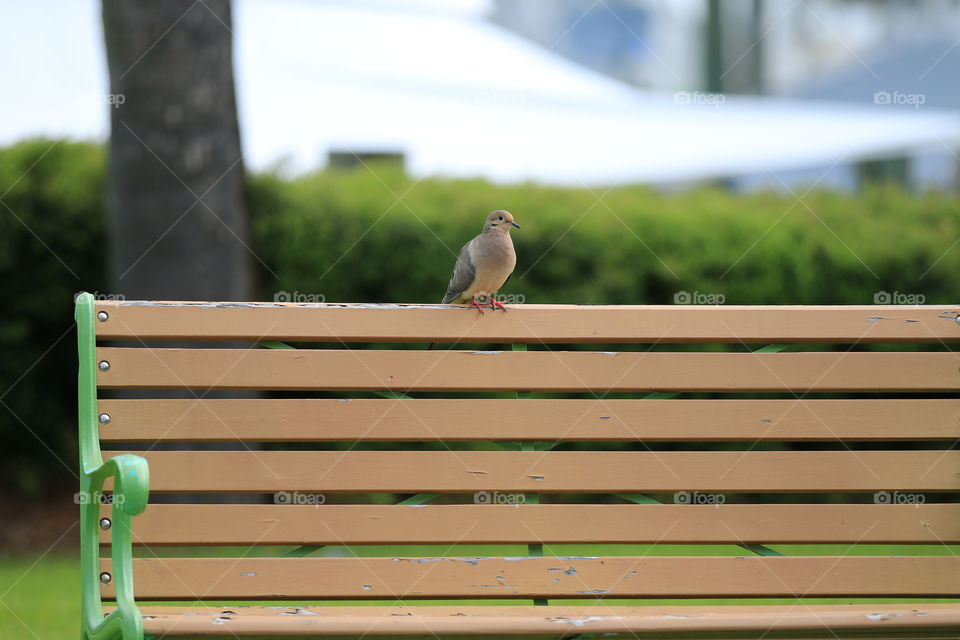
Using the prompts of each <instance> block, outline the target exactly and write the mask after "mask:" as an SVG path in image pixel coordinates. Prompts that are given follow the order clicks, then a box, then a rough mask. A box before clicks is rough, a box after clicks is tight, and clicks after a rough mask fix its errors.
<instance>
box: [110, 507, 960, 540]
mask: <svg viewBox="0 0 960 640" xmlns="http://www.w3.org/2000/svg"><path fill="white" fill-rule="evenodd" d="M494 499H496V497H495V496H494ZM294 501H296V498H294ZM110 509H111V507H110V505H104V506H103V508H102V514H103V516H104V517H107V518H109V517H110ZM133 532H134V544H138V545H150V546H160V545H250V544H261V545H266V544H273V545H328V544H330V545H339V544H453V543H458V544H500V543H504V544H510V543H521V544H538V543H547V544H564V543H569V544H574V543H587V544H604V543H623V544H629V543H664V544H667V543H671V544H677V543H680V544H706V543H721V544H723V543H726V544H740V543H756V544H764V543H797V544H801V543H845V542H849V543H861V544H868V543H869V544H879V543H926V544H953V543H957V542H960V504H923V505H919V506H917V505H906V504H900V505H894V504H879V505H877V504H854V505H850V504H768V505H761V504H746V505H745V504H724V505H720V506H715V505H713V506H711V505H692V504H679V505H672V504H671V505H637V504H629V505H628V504H599V505H583V504H576V505H572V504H543V505H541V504H529V505H527V504H522V505H519V506H516V505H509V504H479V505H430V506H427V507H409V506H399V505H392V506H384V505H375V506H374V505H326V504H325V505H323V506H322V507H321V508H318V507H317V506H314V505H307V504H304V505H295V504H282V505H236V504H231V505H200V504H181V505H171V504H152V505H150V506H149V508H148V509H147V510H146V511H145V512H144V513H143V514H141V515H139V516H137V518H136V520H135V521H134V529H133ZM110 541H111V535H110V531H105V532H102V533H101V534H100V542H101V544H103V545H108V544H110Z"/></svg>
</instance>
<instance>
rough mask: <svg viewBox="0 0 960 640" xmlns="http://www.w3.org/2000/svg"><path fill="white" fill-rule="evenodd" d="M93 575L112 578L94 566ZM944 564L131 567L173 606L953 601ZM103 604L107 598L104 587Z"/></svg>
mask: <svg viewBox="0 0 960 640" xmlns="http://www.w3.org/2000/svg"><path fill="white" fill-rule="evenodd" d="M100 567H101V569H100V570H101V571H108V572H109V571H112V566H111V561H110V560H109V559H101V561H100ZM958 568H960V559H958V558H953V557H946V556H939V557H931V556H900V557H874V556H856V557H855V556H846V557H844V556H807V557H786V556H784V557H762V556H749V557H686V556H684V557H650V556H640V557H635V556H606V557H601V558H592V557H591V558H582V557H543V558H539V557H524V558H523V559H520V558H496V557H494V558H444V559H438V558H426V559H424V558H250V557H243V558H163V559H160V558H135V559H134V560H133V575H134V593H135V595H136V597H137V598H138V599H141V600H162V599H171V598H190V599H192V598H206V599H211V600H212V599H226V598H237V599H244V598H255V599H261V598H263V599H288V598H390V599H394V598H400V597H404V598H414V599H415V598H444V597H463V598H512V597H527V598H530V597H542V598H547V597H552V598H559V597H567V598H582V597H589V596H593V595H602V596H605V597H648V596H649V597H712V596H717V597H723V596H743V597H750V596H771V597H777V596H795V595H810V596H832V597H842V596H897V597H914V596H915V597H956V596H957V595H960V571H958ZM103 591H104V594H105V595H106V596H108V597H109V596H111V595H112V593H111V591H110V587H109V586H108V587H105V588H104V590H103Z"/></svg>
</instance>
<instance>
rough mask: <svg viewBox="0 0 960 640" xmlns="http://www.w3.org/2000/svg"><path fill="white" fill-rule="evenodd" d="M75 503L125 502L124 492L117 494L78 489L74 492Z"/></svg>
mask: <svg viewBox="0 0 960 640" xmlns="http://www.w3.org/2000/svg"><path fill="white" fill-rule="evenodd" d="M73 503H74V504H91V503H93V504H114V503H116V504H123V494H120V495H115V494H112V493H103V492H102V491H93V492H91V491H78V492H76V493H75V494H73Z"/></svg>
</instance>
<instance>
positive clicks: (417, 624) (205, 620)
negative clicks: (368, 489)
mask: <svg viewBox="0 0 960 640" xmlns="http://www.w3.org/2000/svg"><path fill="white" fill-rule="evenodd" d="M109 610H112V607H111V608H110V609H109ZM140 611H141V612H142V614H143V616H144V630H145V631H146V632H147V633H153V634H156V635H158V636H161V637H164V638H172V637H176V636H177V634H184V635H190V634H203V633H211V632H212V630H214V629H216V628H218V627H225V628H226V629H227V631H228V633H230V634H236V635H237V636H241V637H243V636H246V635H249V634H255V633H264V634H269V633H270V632H271V631H274V632H275V631H276V629H278V628H279V629H281V630H289V631H291V632H294V633H295V632H302V631H303V630H304V629H310V630H315V631H321V630H322V632H323V633H325V634H329V635H334V634H343V635H351V636H355V637H364V638H371V637H373V636H375V635H376V634H389V635H394V634H401V633H403V634H410V635H413V634H424V635H429V636H436V637H440V636H441V635H442V634H459V635H461V636H462V635H463V632H464V626H463V622H464V618H467V620H468V621H469V623H470V624H469V626H470V629H471V631H472V633H474V634H478V635H480V634H491V635H493V636H494V637H503V636H504V635H506V634H524V635H527V636H529V635H530V634H550V637H556V635H557V634H558V633H560V632H563V631H567V630H569V631H570V632H579V633H629V634H642V635H641V637H643V638H651V639H657V638H664V637H670V638H677V637H679V635H678V634H691V633H701V634H703V633H711V632H713V633H717V632H727V633H733V632H747V631H753V632H755V633H756V634H757V635H756V636H754V635H753V634H750V635H749V636H748V635H747V634H746V633H744V634H743V635H741V636H738V637H775V638H783V637H787V636H785V635H784V634H790V635H789V637H791V638H794V637H798V636H796V635H794V634H798V633H803V632H806V633H808V634H810V635H808V636H807V637H813V636H814V635H819V634H823V633H825V632H826V629H827V628H829V629H831V630H832V631H833V632H834V633H835V635H830V636H829V637H847V634H850V633H863V634H870V637H871V638H880V637H881V636H878V635H877V634H879V633H885V634H894V633H904V632H905V631H907V630H912V631H920V630H923V631H926V632H927V633H935V632H936V631H937V630H941V631H942V632H947V633H949V632H951V631H952V630H953V629H955V628H957V627H960V610H958V609H957V608H956V606H955V605H948V604H912V605H897V604H883V605H863V604H858V605H850V604H834V605H803V606H797V605H763V606H743V605H731V606H725V607H704V606H649V607H635V606H615V605H613V606H611V605H605V604H597V605H594V606H587V607H585V606H579V607H577V606H563V605H551V606H549V607H533V606H487V607H483V606H465V607H454V606H444V605H439V606H430V607H422V606H421V607H417V606H413V607H410V606H406V607H383V606H380V607H377V606H373V607H356V606H354V607H351V606H327V607H292V606H291V607H284V608H276V607H274V608H268V607H189V608H181V607H176V606H169V605H168V606H147V607H141V608H140ZM663 634H669V635H663ZM760 634H762V635H760ZM230 637H232V636H230ZM284 637H287V636H286V635H285V636H284ZM471 637H474V636H473V635H471ZM683 637H687V638H689V637H690V636H689V635H686V636H683Z"/></svg>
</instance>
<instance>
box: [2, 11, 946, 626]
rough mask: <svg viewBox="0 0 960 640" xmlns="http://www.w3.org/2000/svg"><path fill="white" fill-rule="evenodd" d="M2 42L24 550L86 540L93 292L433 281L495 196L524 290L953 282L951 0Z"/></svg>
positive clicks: (832, 299) (128, 32) (91, 21)
mask: <svg viewBox="0 0 960 640" xmlns="http://www.w3.org/2000/svg"><path fill="white" fill-rule="evenodd" d="M0 58H2V59H3V60H4V63H3V70H2V74H3V76H2V81H3V82H2V84H3V86H4V87H5V89H6V92H5V95H4V97H5V99H4V100H2V101H0V276H2V281H3V283H4V288H5V292H6V295H5V303H4V306H5V308H6V309H7V313H5V314H3V316H0V349H2V353H3V357H2V358H0V437H2V439H3V443H4V452H5V457H4V461H5V464H4V465H3V466H2V470H0V482H2V487H3V491H0V510H2V514H3V516H4V526H3V527H2V528H0V556H8V555H11V554H27V556H24V557H30V558H33V557H36V556H39V555H41V554H46V553H48V552H49V551H50V550H51V549H59V548H62V547H66V548H72V547H73V546H74V545H76V541H77V539H78V535H77V531H76V527H75V524H76V523H75V521H76V507H75V505H73V504H61V503H62V502H63V501H61V500H59V498H58V500H56V501H54V500H47V499H44V498H46V497H48V496H51V495H57V496H60V495H62V494H64V493H65V492H67V491H69V492H72V491H74V489H73V487H74V486H75V485H76V475H75V467H76V460H77V453H76V417H75V416H76V404H75V402H76V400H75V380H76V348H75V344H76V343H75V333H74V332H73V322H72V301H73V297H74V295H75V294H76V292H79V291H84V290H86V291H91V292H94V293H95V295H96V296H97V297H99V298H102V299H143V298H151V299H214V300H241V299H242V300H281V301H294V302H297V301H299V302H322V301H327V302H437V301H439V299H440V298H441V296H442V294H443V293H444V291H445V288H446V284H447V279H448V278H449V273H450V269H451V268H452V265H453V262H454V260H455V256H456V253H457V251H459V248H460V247H461V246H462V244H463V243H464V242H466V241H467V240H468V239H469V238H471V237H472V236H473V235H474V234H476V233H477V232H478V231H479V229H480V226H481V223H482V218H483V216H484V215H485V214H486V213H488V212H489V211H491V210H493V209H499V208H505V209H509V210H510V211H512V212H513V214H514V215H515V216H516V219H517V221H518V222H519V223H520V224H521V225H522V226H523V230H522V231H519V232H517V233H515V234H514V238H515V243H516V245H517V251H518V254H519V261H518V265H517V270H516V272H515V274H514V276H513V279H512V280H511V281H510V282H509V284H508V285H507V286H506V287H505V289H504V291H503V293H505V294H509V295H513V296H514V298H513V299H514V300H525V301H526V302H536V303H591V304H601V303H610V304H674V303H695V304H696V303H707V304H718V303H719V304H724V303H726V304H827V303H837V304H873V303H895V304H916V303H923V302H926V303H955V302H956V301H957V300H956V296H955V293H954V292H955V288H956V287H955V282H956V278H955V274H956V273H957V272H958V269H960V249H958V248H957V245H958V244H960V198H958V191H960V157H958V151H960V83H958V82H957V78H958V77H960V1H958V0H926V1H922V0H869V1H868V0H741V1H740V2H724V3H721V2H719V0H673V1H670V2H667V1H666V0H523V1H522V2H518V1H511V0H457V1H451V0H447V1H442V0H352V1H347V0H233V1H232V2H230V1H229V0H165V1H164V2H154V3H146V2H134V1H132V0H103V2H100V1H98V0H34V1H33V2H30V3H14V2H3V3H0ZM398 274H401V275H402V277H396V276H397V275H398ZM66 557H67V561H66V562H67V565H65V566H66V567H67V568H65V569H64V576H65V579H66V581H67V582H68V583H70V584H72V582H70V581H74V582H75V572H74V570H73V565H72V563H73V562H74V560H73V557H72V556H69V555H68V556H66ZM30 562H32V560H31V561H30ZM27 565H28V566H29V562H28V563H27ZM11 566H13V568H9V567H8V565H3V564H0V592H2V591H4V589H6V591H7V593H5V594H3V596H0V604H4V605H6V609H4V608H2V607H0V628H4V629H6V627H3V625H10V626H9V629H10V630H11V631H10V633H11V634H12V633H14V632H16V633H25V632H24V629H23V628H21V627H22V626H23V625H20V624H19V623H18V622H17V621H16V619H15V618H16V616H14V617H13V618H11V617H10V616H9V615H7V612H8V611H10V612H12V611H13V609H11V606H12V604H11V602H12V601H11V600H10V598H16V597H20V596H18V595H17V594H18V593H19V591H17V590H14V591H12V592H11V589H13V587H14V586H16V585H17V584H20V583H21V581H22V580H24V579H26V581H27V582H26V583H28V582H29V578H24V576H25V575H27V574H26V573H24V571H23V567H19V570H18V569H17V565H11ZM5 572H6V573H5ZM26 583H24V584H26ZM4 584H7V585H8V586H9V588H8V587H5V586H4ZM10 585H12V586H10ZM71 589H72V587H71ZM11 593H12V595H9V596H8V594H11ZM70 593H71V594H72V593H73V592H72V591H70ZM23 597H24V598H28V597H29V594H28V595H24V596H23ZM70 597H71V598H72V597H73V595H70ZM5 615H6V616H7V617H4V616H5ZM73 619H74V618H73V617H70V620H73ZM3 635H4V637H14V636H12V635H10V634H7V633H4V634H3ZM23 637H35V636H32V635H29V634H26V635H24V636H23ZM51 637H52V636H51Z"/></svg>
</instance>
